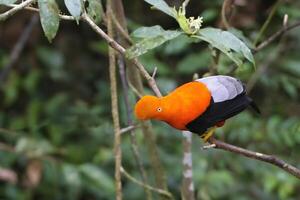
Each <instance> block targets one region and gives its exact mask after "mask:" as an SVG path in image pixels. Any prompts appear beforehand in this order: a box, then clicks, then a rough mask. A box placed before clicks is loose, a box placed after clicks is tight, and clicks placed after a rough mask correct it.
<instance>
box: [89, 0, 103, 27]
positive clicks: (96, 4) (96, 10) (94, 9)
mask: <svg viewBox="0 0 300 200" xmlns="http://www.w3.org/2000/svg"><path fill="white" fill-rule="evenodd" d="M88 3H89V5H88V7H87V13H88V15H89V16H90V17H91V18H92V19H93V20H94V21H95V22H96V23H98V22H100V21H101V20H102V13H103V7H102V4H101V0H88Z"/></svg>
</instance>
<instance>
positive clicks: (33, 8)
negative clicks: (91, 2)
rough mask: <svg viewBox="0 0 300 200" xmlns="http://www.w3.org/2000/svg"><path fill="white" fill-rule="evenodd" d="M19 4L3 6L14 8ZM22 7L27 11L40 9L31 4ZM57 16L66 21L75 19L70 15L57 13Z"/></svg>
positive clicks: (38, 10)
mask: <svg viewBox="0 0 300 200" xmlns="http://www.w3.org/2000/svg"><path fill="white" fill-rule="evenodd" d="M19 5H20V4H6V5H4V6H7V7H10V8H16V7H18V6H19ZM22 9H25V10H29V11H34V12H40V9H38V8H35V7H32V6H26V7H23V8H22ZM58 16H59V18H60V19H63V20H68V21H75V20H76V19H75V17H73V16H70V15H62V14H59V15H58Z"/></svg>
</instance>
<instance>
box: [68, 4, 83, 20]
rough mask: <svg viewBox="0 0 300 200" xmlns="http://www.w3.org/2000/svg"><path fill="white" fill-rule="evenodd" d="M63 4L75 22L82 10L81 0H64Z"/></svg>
mask: <svg viewBox="0 0 300 200" xmlns="http://www.w3.org/2000/svg"><path fill="white" fill-rule="evenodd" d="M65 5H66V7H67V9H68V11H69V12H70V14H71V15H72V16H73V17H75V19H76V21H77V23H78V20H79V18H80V15H81V12H82V2H81V0H65Z"/></svg>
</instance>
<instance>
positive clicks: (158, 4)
mask: <svg viewBox="0 0 300 200" xmlns="http://www.w3.org/2000/svg"><path fill="white" fill-rule="evenodd" d="M145 1H146V2H147V3H149V4H150V5H152V6H154V7H155V8H157V9H158V10H160V11H162V12H164V13H166V14H167V15H169V16H171V17H173V18H175V19H176V14H175V12H174V10H173V9H172V8H171V7H170V6H168V4H167V3H166V2H165V1H163V0H145Z"/></svg>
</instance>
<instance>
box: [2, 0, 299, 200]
mask: <svg viewBox="0 0 300 200" xmlns="http://www.w3.org/2000/svg"><path fill="white" fill-rule="evenodd" d="M167 2H168V3H169V4H170V5H177V6H178V5H180V4H181V1H167ZM222 2H223V1H220V0H217V1H211V0H202V1H196V0H192V1H191V2H190V4H189V6H188V7H187V10H188V15H190V16H198V15H199V14H201V16H203V17H204V26H213V27H221V16H220V13H221V7H222ZM275 2H276V1H272V0H268V1H259V0H254V1H246V0H236V1H235V4H236V6H235V8H234V14H233V16H232V18H231V19H230V23H231V25H232V26H233V27H235V28H236V29H238V30H240V31H242V32H243V34H244V36H245V38H248V42H249V43H248V44H250V45H251V43H253V41H254V40H255V38H256V36H257V34H258V31H259V30H260V28H261V26H262V24H263V23H264V22H265V20H266V18H267V16H268V14H269V13H270V10H271V8H272V6H273V5H274V3H275ZM60 6H61V8H63V6H64V5H63V3H61V5H60ZM124 7H125V14H126V16H127V20H128V26H129V30H130V31H133V30H134V29H135V28H137V27H139V26H152V25H156V24H159V25H161V26H162V27H164V28H165V29H175V28H177V27H178V25H177V24H176V21H175V20H173V19H171V18H170V17H168V16H166V15H165V14H163V13H160V12H158V11H155V10H151V9H149V5H148V4H146V3H145V2H143V1H140V0H125V1H124ZM4 10H5V8H4V7H0V11H1V12H3V11H4ZM284 14H288V15H289V23H292V22H293V21H297V20H299V19H300V2H299V1H296V0H294V1H293V0H288V1H283V2H281V4H280V5H279V7H278V9H277V11H276V13H275V16H274V17H273V19H272V21H271V23H270V25H269V27H268V28H267V30H266V32H265V34H264V35H263V38H262V39H264V38H267V36H269V35H271V34H272V33H274V32H275V31H276V30H278V29H279V28H281V27H282V19H283V16H284ZM32 15H33V13H31V12H29V11H21V12H19V13H17V14H16V15H14V16H13V17H11V18H9V19H8V20H6V21H4V22H1V23H0V74H1V79H0V108H1V112H0V171H1V173H2V174H1V173H0V177H2V176H3V174H4V175H5V176H4V178H2V179H1V180H0V199H16V200H23V199H43V200H48V199H49V200H50V199H51V200H53V199H114V193H115V191H114V152H113V138H114V135H113V128H112V120H111V113H110V109H111V108H110V88H109V79H108V77H109V76H108V55H107V54H108V50H107V44H106V43H105V42H104V41H103V40H102V39H101V38H99V36H97V35H96V34H95V33H94V32H93V31H92V30H91V28H90V27H89V26H87V25H86V24H85V23H83V22H81V23H80V24H79V25H77V24H76V23H75V22H73V21H70V22H68V21H62V23H61V24H60V29H59V32H58V35H57V36H56V38H55V39H54V40H53V42H52V43H49V42H48V41H47V39H46V38H45V36H44V35H43V32H42V29H41V27H40V24H39V22H38V23H37V24H35V26H34V28H33V30H32V33H31V34H30V37H29V39H28V41H27V42H26V45H25V48H24V50H23V51H22V53H21V55H20V57H19V58H18V59H17V61H16V62H15V63H14V64H13V66H12V67H11V68H9V70H8V71H7V73H5V74H4V75H3V72H4V71H5V69H6V67H7V64H8V63H9V62H10V53H11V51H12V50H13V48H14V45H15V44H16V43H17V41H18V40H19V38H20V37H21V35H22V34H24V33H23V32H24V29H25V28H26V27H27V24H28V22H29V21H30V19H31V18H32ZM104 29H105V28H104ZM105 30H106V29H105ZM250 47H251V46H250ZM299 52H300V29H293V30H291V31H290V32H288V33H287V34H285V35H284V36H283V37H282V38H281V40H280V41H279V40H277V41H275V42H273V43H272V44H271V45H269V46H268V47H267V48H265V49H263V50H261V51H260V52H258V53H256V54H255V60H256V63H257V70H256V71H255V70H254V69H253V67H252V66H251V65H250V64H248V63H245V64H244V65H243V66H242V67H240V68H238V69H237V70H236V71H235V72H234V73H233V75H234V76H236V77H239V78H240V79H242V80H243V81H244V82H245V83H247V82H248V83H249V80H250V81H251V82H252V83H255V84H254V85H253V89H252V90H251V92H250V96H252V97H253V99H254V100H255V101H256V102H257V104H258V106H259V107H260V109H261V111H262V114H261V116H257V115H256V114H254V113H253V112H251V110H249V111H246V112H243V113H242V114H240V115H238V116H236V117H234V118H233V119H231V120H228V122H227V123H226V125H225V126H224V127H223V128H220V129H218V131H217V134H216V135H217V136H216V137H217V138H219V139H221V140H224V141H226V142H228V143H231V144H234V145H238V146H242V147H244V148H247V149H251V150H255V151H259V152H263V153H267V154H274V155H277V156H278V157H280V158H282V159H284V160H286V161H287V162H289V163H291V164H293V165H295V166H297V167H300V157H299V155H300V95H299V92H300V54H299ZM140 60H141V61H142V62H143V63H144V64H145V66H146V67H147V70H148V71H149V72H152V71H153V70H154V67H155V66H156V67H157V68H158V73H157V76H156V79H157V82H158V84H159V87H160V88H161V90H162V92H163V93H164V94H166V93H167V92H169V91H170V90H172V89H174V88H175V87H176V86H178V85H180V84H182V83H184V82H187V81H190V80H191V79H192V77H193V74H194V73H198V74H199V75H200V76H202V75H203V74H205V73H207V72H208V71H209V66H211V65H212V63H213V60H212V56H211V51H210V49H209V48H207V45H206V44H203V43H200V44H193V43H189V42H187V39H186V38H184V37H180V38H177V39H176V40H173V41H171V42H168V43H167V44H164V45H163V46H161V47H159V48H157V49H155V50H154V51H151V52H149V53H147V54H145V55H143V56H141V58H140ZM231 66H232V62H231V61H230V60H228V59H227V58H226V57H225V56H223V55H221V58H220V62H219V65H218V72H219V73H220V74H227V73H229V72H230V71H231ZM119 83H120V81H119ZM118 86H119V91H118V93H119V105H120V113H121V126H122V127H126V121H127V119H126V114H125V107H124V101H123V91H122V87H121V85H120V84H118ZM147 91H148V93H149V94H150V93H151V91H150V90H149V89H148V90H147ZM131 96H132V99H133V94H131ZM153 127H154V130H155V133H156V140H157V145H158V149H159V156H160V158H161V160H162V164H163V167H164V170H165V172H166V175H167V183H168V187H169V189H170V192H171V193H172V194H174V196H175V197H176V199H179V198H180V187H181V180H182V155H183V152H182V135H181V133H180V132H178V131H176V130H174V129H172V128H170V127H169V126H168V125H165V124H163V123H161V122H153ZM136 136H137V141H138V144H139V146H140V150H141V153H142V158H143V159H142V161H143V163H144V165H145V168H146V170H147V172H148V175H149V179H150V185H154V180H152V179H153V178H152V177H153V171H152V169H151V166H150V163H149V157H148V153H147V149H145V147H144V142H145V141H144V137H143V135H142V133H141V132H140V130H139V129H137V131H136ZM193 139H194V140H193V173H194V176H193V180H194V183H195V190H196V196H197V198H198V199H204V200H210V199H222V200H226V199H230V200H246V199H266V200H268V199H270V200H274V199H284V200H294V199H295V200H296V199H300V181H299V180H298V179H296V178H294V177H293V176H291V175H290V174H287V173H286V172H284V171H282V170H281V169H279V168H276V167H274V166H272V165H269V164H266V163H263V162H260V161H257V160H251V159H248V158H245V157H241V156H239V155H236V154H232V153H229V152H224V151H222V150H216V149H210V150H207V151H204V150H201V149H200V147H201V146H203V145H204V144H203V142H202V141H200V139H198V138H197V137H196V136H194V137H193ZM130 148H131V147H130V138H129V135H128V134H124V135H123V136H122V150H123V166H124V167H125V168H126V169H127V170H128V172H130V174H131V175H133V176H135V177H137V178H138V179H140V176H139V172H138V167H137V166H136V163H135V161H134V156H133V154H132V151H131V150H130ZM1 175H2V176H1ZM5 177H6V178H5ZM123 186H124V199H144V196H145V194H144V189H143V188H141V187H140V186H138V185H136V184H135V183H132V182H131V181H129V180H128V179H126V178H123ZM155 198H157V196H155V195H154V199H155Z"/></svg>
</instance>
